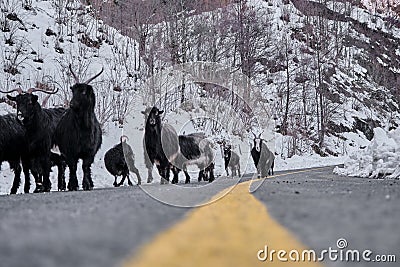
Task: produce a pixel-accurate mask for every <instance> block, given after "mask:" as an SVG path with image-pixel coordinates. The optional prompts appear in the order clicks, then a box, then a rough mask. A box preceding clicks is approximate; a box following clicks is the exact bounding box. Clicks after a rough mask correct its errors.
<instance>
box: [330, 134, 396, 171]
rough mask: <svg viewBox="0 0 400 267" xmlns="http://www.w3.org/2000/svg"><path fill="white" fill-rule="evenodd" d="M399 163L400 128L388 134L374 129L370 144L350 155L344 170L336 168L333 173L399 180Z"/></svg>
mask: <svg viewBox="0 0 400 267" xmlns="http://www.w3.org/2000/svg"><path fill="white" fill-rule="evenodd" d="M399 162H400V128H398V129H396V130H393V131H390V132H386V131H385V130H383V129H382V128H376V129H374V138H373V139H372V141H371V144H370V145H369V146H368V147H367V148H365V149H364V150H361V151H359V152H357V153H354V154H353V155H351V156H350V160H348V161H346V162H345V164H344V168H338V167H337V168H335V170H334V173H336V174H339V175H346V176H359V177H369V178H379V177H388V178H399V177H400V167H399Z"/></svg>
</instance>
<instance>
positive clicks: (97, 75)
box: [84, 68, 104, 84]
mask: <svg viewBox="0 0 400 267" xmlns="http://www.w3.org/2000/svg"><path fill="white" fill-rule="evenodd" d="M103 71H104V68H101V71H100V72H99V73H98V74H96V75H95V76H94V77H92V78H90V79H89V80H87V81H86V82H84V84H89V83H90V82H91V81H93V80H94V79H96V78H97V77H99V76H100V75H101V74H102V73H103Z"/></svg>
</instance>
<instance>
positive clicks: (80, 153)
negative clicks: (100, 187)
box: [55, 65, 104, 191]
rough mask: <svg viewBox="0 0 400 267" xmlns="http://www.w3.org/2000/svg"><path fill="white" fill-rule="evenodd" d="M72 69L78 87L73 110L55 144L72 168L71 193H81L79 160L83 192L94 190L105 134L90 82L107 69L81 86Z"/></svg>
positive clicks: (60, 126) (61, 125) (74, 89)
mask: <svg viewBox="0 0 400 267" xmlns="http://www.w3.org/2000/svg"><path fill="white" fill-rule="evenodd" d="M69 69H70V71H71V73H72V75H73V76H74V78H75V81H76V84H75V85H74V86H72V87H71V90H72V99H71V101H70V108H69V109H67V111H66V112H65V114H64V116H63V117H62V118H61V120H60V122H59V124H58V126H57V129H56V132H55V145H57V146H58V147H59V149H60V152H61V155H62V156H63V158H64V159H65V161H66V163H67V165H68V168H69V172H70V176H69V182H68V190H69V191H77V190H78V189H79V185H78V178H77V175H76V171H77V164H78V160H79V159H82V161H83V162H82V169H83V180H82V187H83V190H91V189H93V180H92V175H91V166H92V163H93V161H94V157H95V155H96V153H97V151H98V150H99V149H100V146H101V143H102V132H101V127H100V123H99V122H98V120H97V118H96V114H95V113H94V107H95V104H96V98H95V94H94V90H93V87H92V86H90V85H89V83H90V82H91V81H93V80H94V79H96V78H97V77H98V76H100V75H101V74H102V73H103V70H104V69H102V70H101V71H100V73H98V74H97V75H95V76H94V77H92V78H91V79H89V80H88V81H86V82H84V83H79V80H78V78H77V76H76V75H75V73H74V72H73V70H72V67H71V65H70V66H69Z"/></svg>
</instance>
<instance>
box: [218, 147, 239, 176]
mask: <svg viewBox="0 0 400 267" xmlns="http://www.w3.org/2000/svg"><path fill="white" fill-rule="evenodd" d="M222 154H223V157H224V163H225V170H226V175H228V176H229V171H228V169H229V168H230V169H231V176H232V178H233V177H234V176H239V177H240V157H239V155H238V154H236V153H235V152H234V151H232V145H230V144H226V143H225V142H223V143H222Z"/></svg>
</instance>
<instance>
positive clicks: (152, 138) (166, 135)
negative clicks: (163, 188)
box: [142, 107, 179, 184]
mask: <svg viewBox="0 0 400 267" xmlns="http://www.w3.org/2000/svg"><path fill="white" fill-rule="evenodd" d="M163 113H164V111H161V110H159V109H158V108H156V107H153V108H151V109H146V111H143V112H142V114H144V115H145V123H146V127H145V130H144V131H145V132H144V141H143V144H144V154H145V155H144V156H145V162H146V167H147V169H148V173H149V177H148V180H147V181H148V182H151V181H152V176H151V172H152V169H153V165H154V164H156V166H157V169H158V173H159V174H160V176H161V184H164V183H168V182H169V177H170V170H171V162H173V161H174V160H175V158H176V157H177V156H178V153H179V141H178V135H177V133H176V131H175V129H174V128H173V127H172V126H171V125H169V124H163V123H161V116H160V115H162V114H163Z"/></svg>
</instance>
